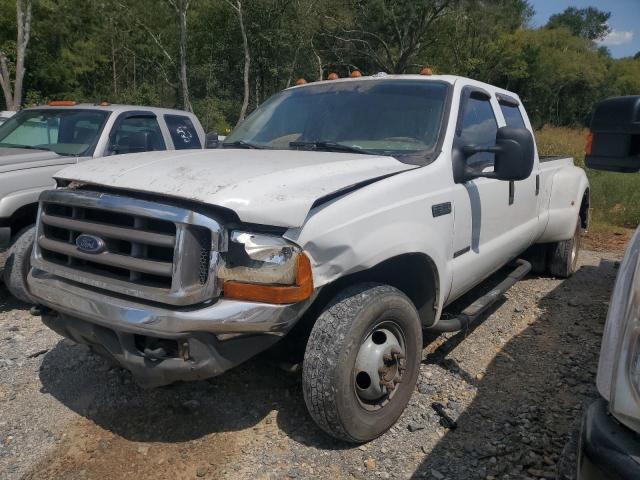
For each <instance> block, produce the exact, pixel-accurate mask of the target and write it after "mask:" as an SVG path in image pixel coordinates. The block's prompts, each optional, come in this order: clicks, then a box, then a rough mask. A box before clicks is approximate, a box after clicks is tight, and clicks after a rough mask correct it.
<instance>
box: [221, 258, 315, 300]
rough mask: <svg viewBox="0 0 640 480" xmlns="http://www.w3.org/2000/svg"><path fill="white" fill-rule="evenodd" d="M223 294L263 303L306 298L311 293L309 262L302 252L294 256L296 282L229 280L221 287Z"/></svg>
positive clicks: (231, 297) (311, 279) (311, 282)
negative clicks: (270, 283) (258, 282)
mask: <svg viewBox="0 0 640 480" xmlns="http://www.w3.org/2000/svg"><path fill="white" fill-rule="evenodd" d="M222 290H223V292H222V293H223V296H224V297H225V298H228V299H232V300H247V301H250V302H263V303H275V304H279V305H281V304H285V303H296V302H301V301H303V300H306V299H307V298H309V297H310V296H311V294H312V293H313V275H312V273H311V262H310V261H309V257H307V256H306V255H305V254H304V253H301V254H299V255H298V258H296V284H295V285H292V286H282V285H259V284H256V283H242V282H236V281H233V280H229V281H227V282H224V286H223V287H222Z"/></svg>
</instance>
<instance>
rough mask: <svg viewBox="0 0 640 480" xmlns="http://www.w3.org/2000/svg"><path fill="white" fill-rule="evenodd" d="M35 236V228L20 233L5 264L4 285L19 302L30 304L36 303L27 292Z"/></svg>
mask: <svg viewBox="0 0 640 480" xmlns="http://www.w3.org/2000/svg"><path fill="white" fill-rule="evenodd" d="M34 235H35V227H34V226H30V227H27V228H25V229H23V230H21V231H20V232H18V235H17V236H16V240H15V241H14V242H13V245H11V247H9V250H8V254H7V259H6V260H5V264H4V283H5V285H6V286H7V289H8V290H9V292H10V293H11V294H12V295H13V296H14V297H16V298H17V299H18V300H22V301H23V302H25V303H29V304H35V303H36V301H35V300H34V299H33V297H32V296H31V295H30V294H29V292H28V290H27V274H28V273H29V269H30V268H31V250H32V249H33V239H34Z"/></svg>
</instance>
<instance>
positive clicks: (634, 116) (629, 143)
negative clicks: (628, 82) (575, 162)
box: [585, 95, 640, 173]
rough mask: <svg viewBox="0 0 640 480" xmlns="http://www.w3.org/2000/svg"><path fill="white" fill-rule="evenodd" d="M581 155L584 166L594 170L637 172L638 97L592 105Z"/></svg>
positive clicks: (639, 143) (639, 146)
mask: <svg viewBox="0 0 640 480" xmlns="http://www.w3.org/2000/svg"><path fill="white" fill-rule="evenodd" d="M585 153H586V156H585V164H586V166H587V167H589V168H593V169H594V170H606V171H610V172H623V173H632V172H638V171H640V95H633V96H627V97H613V98H608V99H606V100H603V101H602V102H599V103H597V104H596V106H595V108H594V110H593V115H592V116H591V132H590V134H589V137H588V139H587V145H586V147H585Z"/></svg>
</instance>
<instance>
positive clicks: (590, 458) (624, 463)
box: [578, 398, 640, 480]
mask: <svg viewBox="0 0 640 480" xmlns="http://www.w3.org/2000/svg"><path fill="white" fill-rule="evenodd" d="M639 478H640V435H638V434H637V433H635V432H633V431H632V430H630V429H629V428H627V427H625V426H624V425H621V424H620V423H618V422H617V421H616V420H615V419H614V418H612V416H611V415H610V414H609V410H608V404H607V402H606V401H605V400H604V399H602V398H601V399H598V400H596V401H595V402H593V403H592V404H591V405H590V406H589V408H588V409H587V411H586V412H585V414H584V417H583V419H582V431H581V433H580V451H579V452H578V480H631V479H639Z"/></svg>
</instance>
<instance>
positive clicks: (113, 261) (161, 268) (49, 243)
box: [38, 237, 173, 277]
mask: <svg viewBox="0 0 640 480" xmlns="http://www.w3.org/2000/svg"><path fill="white" fill-rule="evenodd" d="M38 245H39V246H40V248H44V249H45V250H50V251H52V252H56V253H60V254H62V255H67V256H69V257H74V258H78V259H81V260H87V261H90V262H93V263H97V264H104V265H109V266H111V267H117V268H122V269H126V270H135V271H136V272H141V273H148V274H149V275H157V276H160V277H171V274H172V271H173V264H172V263H166V262H156V261H155V260H145V259H142V258H135V257H130V256H126V255H118V254H117V253H109V252H102V253H98V254H95V253H84V252H81V251H80V250H78V249H77V248H76V247H75V246H74V245H71V244H68V243H65V242H59V241H57V240H51V239H49V238H45V237H42V238H40V239H39V240H38Z"/></svg>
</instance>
